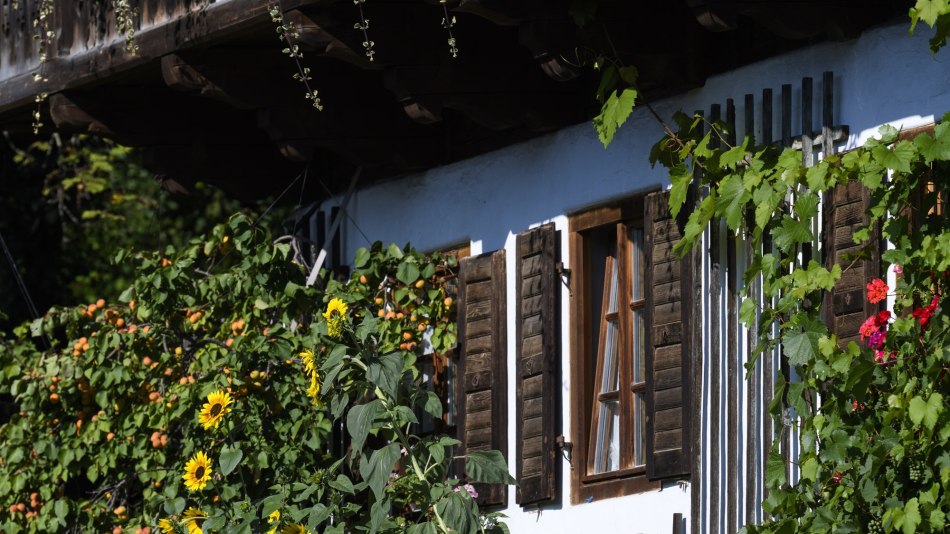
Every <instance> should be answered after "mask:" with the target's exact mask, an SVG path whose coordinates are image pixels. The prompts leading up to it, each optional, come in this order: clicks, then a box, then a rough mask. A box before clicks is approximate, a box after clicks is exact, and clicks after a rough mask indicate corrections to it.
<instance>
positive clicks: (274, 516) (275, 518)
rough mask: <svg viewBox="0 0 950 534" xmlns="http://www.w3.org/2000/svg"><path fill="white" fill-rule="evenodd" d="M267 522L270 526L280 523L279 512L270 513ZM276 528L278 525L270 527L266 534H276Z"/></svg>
mask: <svg viewBox="0 0 950 534" xmlns="http://www.w3.org/2000/svg"><path fill="white" fill-rule="evenodd" d="M267 522H268V523H269V524H271V525H274V523H280V510H274V511H273V512H271V513H270V515H269V516H267ZM278 526H280V525H279V524H277V525H274V526H272V527H271V528H270V530H268V531H267V534H277V527H278Z"/></svg>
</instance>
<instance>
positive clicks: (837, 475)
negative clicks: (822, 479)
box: [831, 471, 844, 484]
mask: <svg viewBox="0 0 950 534" xmlns="http://www.w3.org/2000/svg"><path fill="white" fill-rule="evenodd" d="M843 476H844V473H842V472H841V471H835V474H833V475H831V480H832V481H834V483H835V484H841V477H843Z"/></svg>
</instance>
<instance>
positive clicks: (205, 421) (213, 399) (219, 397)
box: [198, 390, 231, 430]
mask: <svg viewBox="0 0 950 534" xmlns="http://www.w3.org/2000/svg"><path fill="white" fill-rule="evenodd" d="M229 404H231V394H230V393H225V392H224V391H220V390H219V391H215V392H213V393H210V394H209V395H208V402H206V403H205V405H204V407H203V408H202V409H201V411H200V412H198V422H199V423H201V424H202V425H204V427H205V430H211V429H212V428H218V424H219V423H220V422H221V419H223V418H224V414H226V413H228V412H230V411H231V409H230V408H228V405H229Z"/></svg>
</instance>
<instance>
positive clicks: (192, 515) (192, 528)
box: [181, 453, 208, 534]
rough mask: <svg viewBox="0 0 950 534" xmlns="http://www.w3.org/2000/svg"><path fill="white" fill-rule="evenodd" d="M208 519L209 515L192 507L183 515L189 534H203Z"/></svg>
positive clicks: (183, 522) (183, 521) (182, 521)
mask: <svg viewBox="0 0 950 534" xmlns="http://www.w3.org/2000/svg"><path fill="white" fill-rule="evenodd" d="M198 454H201V453H198ZM207 517H208V514H206V513H204V512H203V511H201V510H199V509H198V508H195V507H194V506H191V507H189V508H188V509H187V510H185V513H184V514H183V515H182V517H181V523H182V524H183V525H185V528H187V529H188V534H201V524H202V523H204V520H205V519H207Z"/></svg>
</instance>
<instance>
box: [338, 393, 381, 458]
mask: <svg viewBox="0 0 950 534" xmlns="http://www.w3.org/2000/svg"><path fill="white" fill-rule="evenodd" d="M378 411H379V401H378V400H373V401H370V402H368V403H367V404H359V405H356V406H354V407H352V408H350V411H349V413H348V414H346V430H347V432H349V434H350V439H351V440H352V443H351V445H352V448H353V450H354V451H355V452H360V451H362V450H363V443H364V442H365V441H366V436H367V435H368V434H369V429H370V427H371V426H372V424H373V420H374V419H376V413H377V412H378Z"/></svg>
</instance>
